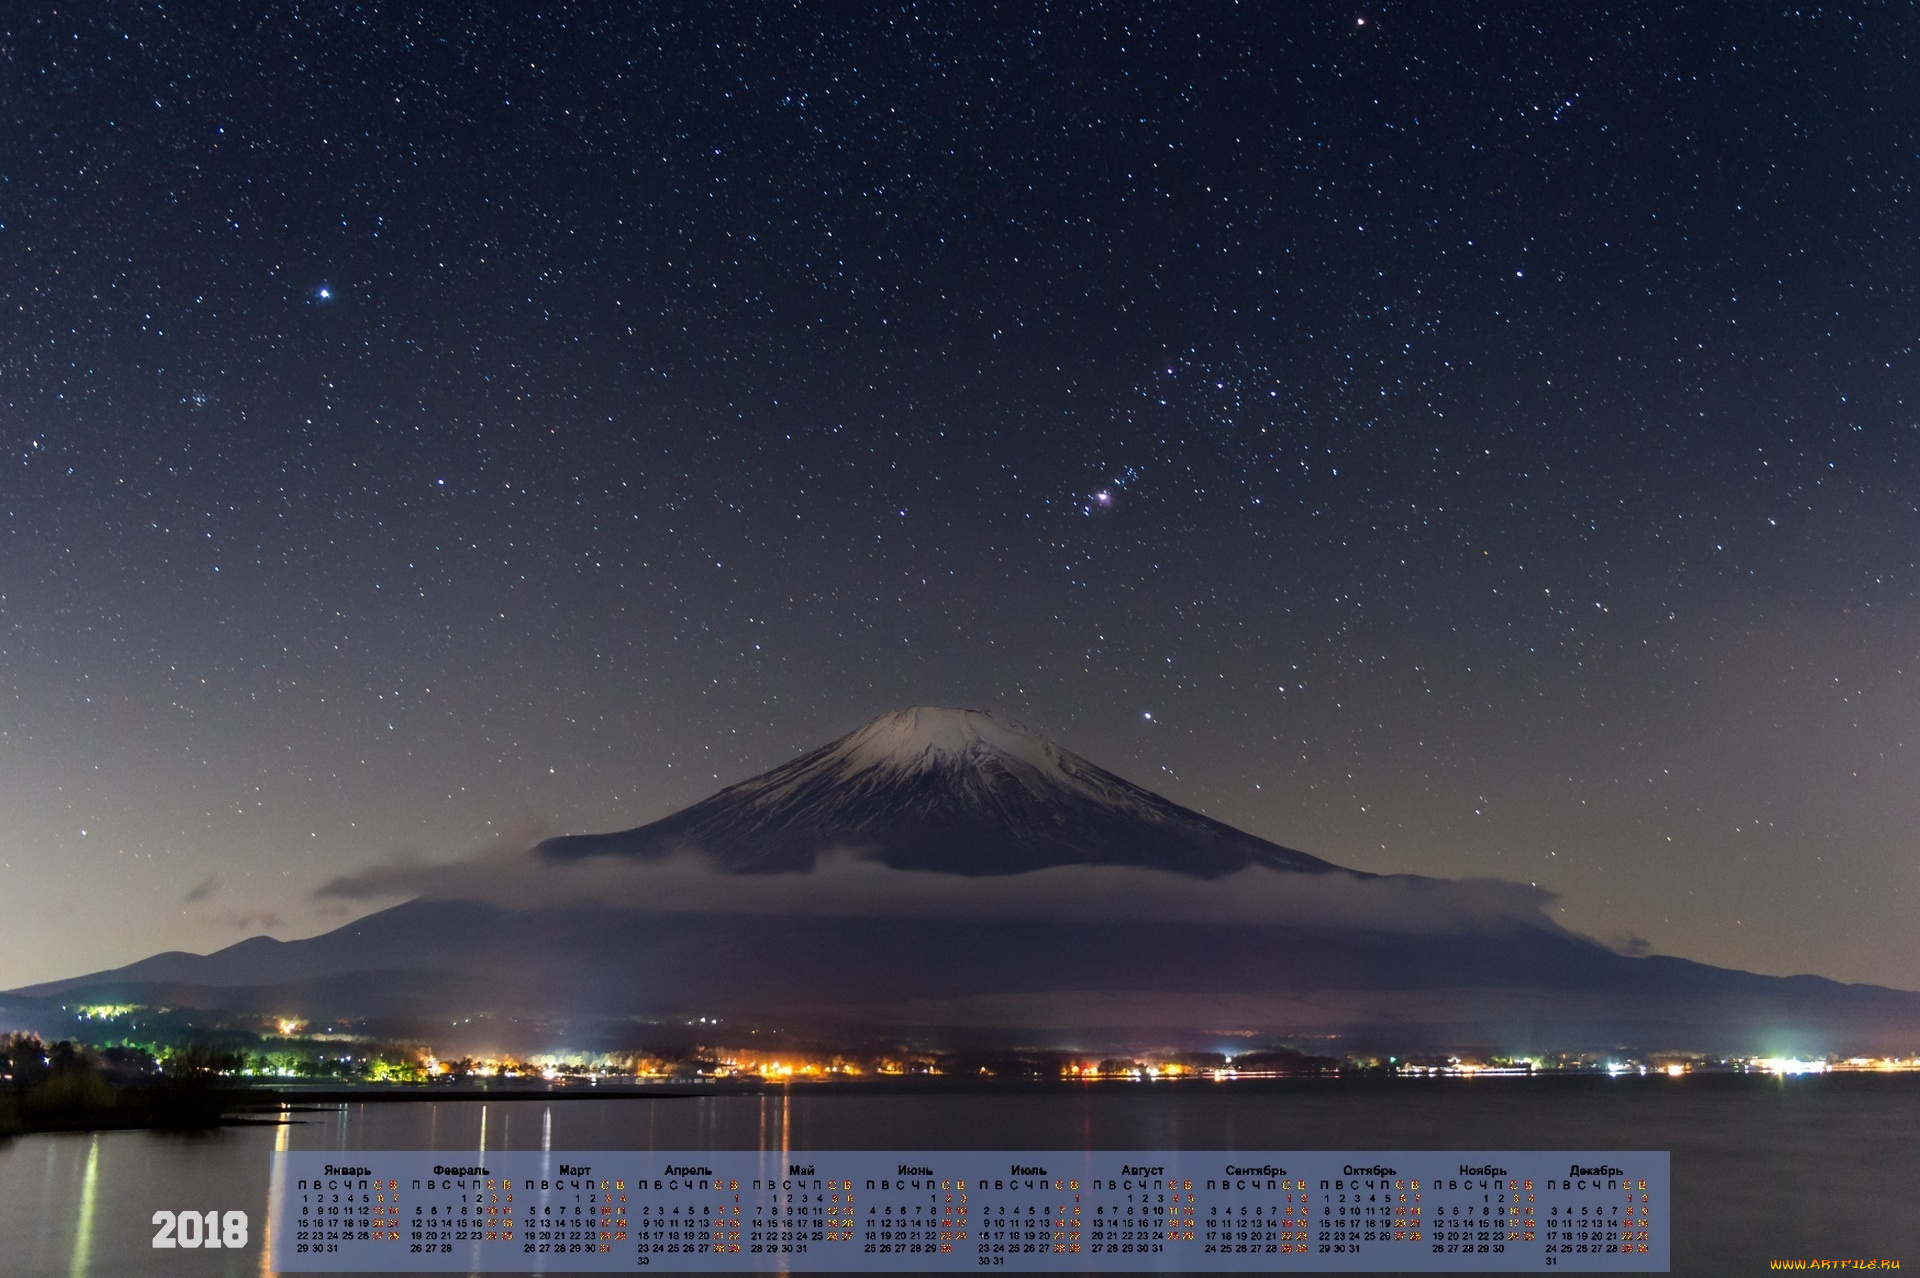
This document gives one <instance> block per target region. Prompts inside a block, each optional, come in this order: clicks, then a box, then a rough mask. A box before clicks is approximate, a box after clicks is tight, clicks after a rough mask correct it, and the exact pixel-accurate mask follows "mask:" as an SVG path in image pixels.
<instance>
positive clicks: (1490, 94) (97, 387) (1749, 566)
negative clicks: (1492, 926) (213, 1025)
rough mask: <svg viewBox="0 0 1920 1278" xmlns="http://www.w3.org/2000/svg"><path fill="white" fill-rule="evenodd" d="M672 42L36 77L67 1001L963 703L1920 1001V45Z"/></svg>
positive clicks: (1381, 31) (9, 928) (1816, 39)
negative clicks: (356, 888)
mask: <svg viewBox="0 0 1920 1278" xmlns="http://www.w3.org/2000/svg"><path fill="white" fill-rule="evenodd" d="M607 8H608V7H605V6H581V5H574V4H568V3H562V4H557V5H551V6H541V7H540V11H539V13H538V14H535V13H533V12H532V11H531V10H530V8H529V7H527V6H513V5H508V6H500V7H498V8H497V9H496V10H495V11H493V12H490V13H488V14H486V16H485V19H484V21H482V20H481V19H480V18H477V17H475V18H462V17H457V16H451V15H449V14H446V13H442V12H441V11H439V10H431V11H429V12H427V13H425V14H424V15H422V14H421V13H419V12H418V11H416V10H411V9H400V8H386V7H382V6H379V5H368V6H363V7H360V8H357V9H353V10H351V11H350V12H347V13H340V12H336V11H334V10H332V9H326V8H321V7H309V6H303V7H298V8H295V7H291V6H282V5H268V6H237V5H225V4H205V5H199V4H196V5H183V6H169V7H167V8H165V9H162V8H160V7H158V6H155V5H152V4H125V5H107V4H100V3H81V4H78V5H74V6H64V7H62V8H60V9H58V10H57V11H54V10H43V9H37V8H34V7H30V6H29V7H22V8H21V9H19V10H17V11H9V12H8V13H7V14H6V15H4V16H0V268H4V269H0V987H10V986H14V985H19V984H24V983H27V982H30V981H36V980H43V979H52V978H55V977H59V976H66V975H72V974H74V973H77V972H80V971H87V970H95V969H99V968H103V967H108V966H111V965H115V964H119V963H123V962H127V961H130V960H133V959H137V958H140V957H142V956H144V955H147V954H150V953H153V952H155V951H158V950H164V949H191V950H207V949H212V948H215V947H218V946H221V945H225V944H230V943H232V942H234V941H237V940H240V939H242V938H244V937H246V936H250V935H255V934H258V933H260V932H262V931H264V932H268V933H270V934H272V935H275V936H280V937H294V936H301V935H308V934H311V933H313V932H316V931H320V930H323V929H325V928H328V927H331V926H335V925H337V924H338V923H339V922H341V921H344V920H345V919H347V918H349V917H352V916H353V915H354V914H356V913H360V912H364V911H366V910H369V909H372V908H376V907H378V906H380V905H382V904H386V903H389V902H390V901H396V900H399V899H401V898H400V896H399V895H391V896H381V895H379V894H378V893H373V894H371V895H370V894H368V893H365V892H362V893H359V894H357V895H351V896H349V895H343V894H342V893H340V892H339V891H337V890H335V891H331V892H326V893H321V892H320V891H319V889H321V888H322V887H323V886H324V885H327V884H330V883H335V882H336V881H339V880H347V881H353V882H366V881H367V880H366V879H365V876H366V875H368V874H370V873H374V874H377V873H380V872H382V871H381V870H380V867H391V866H393V865H395V864H397V863H411V864H413V865H415V866H426V867H431V866H433V865H436V864H442V863H447V862H453V861H456V860H459V859H461V858H465V857H468V856H472V855H481V856H486V855H492V854H495V853H497V854H498V855H501V856H509V855H512V854H515V853H517V852H518V851H519V850H520V849H523V848H525V847H526V846H528V844H529V843H530V842H531V841H532V838H534V837H537V835H538V834H550V833H555V832H568V831H589V830H609V829H619V828H624V827H628V826H634V825H638V824H641V823H642V822H645V821H648V820H652V819H655V818H657V817H660V816H663V815H665V814H667V813H668V812H670V811H672V810H674V809H676V808H678V807H680V806H682V805H684V804H686V803H689V802H692V801H694V800H696V799H698V798H701V797H703V796H704V795H706V794H707V793H709V792H711V791H712V790H714V789H717V788H718V787H719V786H721V785H722V784H725V783H730V782H733V781H737V780H739V779H741V778H743V777H746V776H748V775H751V774H753V773H756V772H759V771H762V770H764V769H767V768H769V767H772V766H774V765H776V764H778V763H781V762H783V761H784V760H786V759H788V758H789V757H791V756H792V755H794V754H797V753H799V752H800V751H802V750H805V749H808V748H811V747H813V746H816V745H819V744H821V743H822V742H825V741H828V740H830V739H832V738H834V737H837V736H839V735H840V734H842V733H844V732H846V731H848V730H849V729H851V728H853V727H854V726H856V725H857V724H859V723H861V722H863V721H865V720H867V719H869V718H871V717H872V716H874V715H876V714H879V713H881V712H883V711H886V710H890V709H894V708H897V707H900V706H906V705H912V704H933V705H950V706H971V707H977V708H982V709H986V708H993V709H1000V710H1004V711H1007V712H1009V713H1010V714H1012V715H1014V716H1015V717H1017V718H1019V719H1020V720H1022V721H1024V722H1026V723H1028V724H1030V725H1032V726H1033V727H1034V728H1036V729H1038V730H1041V731H1043V732H1046V733H1048V734H1049V735H1051V736H1052V737H1054V738H1055V739H1057V740H1058V741H1060V742H1061V744H1062V745H1064V746H1065V747H1067V748H1068V749H1071V750H1073V751H1076V752H1077V753H1079V754H1081V755H1084V756H1085V757H1087V758H1088V759H1091V760H1093V761H1094V762H1096V763H1098V764H1101V765H1102V766H1104V767H1107V768H1110V769H1112V770H1114V771H1116V772H1118V773H1120V774H1122V775H1124V776H1126V777H1128V778H1129V779H1131V780H1133V781H1135V782H1137V783H1140V784H1142V785H1145V786H1148V787H1150V788H1152V789H1155V790H1157V791H1159V792H1161V793H1163V794H1165V795H1167V796H1168V797H1169V798H1171V799H1174V800H1175V801H1177V802H1180V803H1183V804H1186V805H1188V806H1190V807H1194V808H1197V809H1199V810H1201V811H1204V812H1206V813H1207V814H1208V815H1210V816H1213V817H1216V818H1219V819H1221V820H1224V821H1227V822H1230V823H1232V824H1234V825H1237V826H1240V827H1242V828H1244V829H1246V830H1248V831H1251V832H1253V833H1255V834H1258V835H1260V836H1262V837H1265V838H1268V839H1272V840H1274V841H1276V842H1279V843H1282V844H1285V845H1287V846H1289V847H1294V848H1299V849H1301V850H1303V851H1306V852H1309V853H1311V854H1313V855H1315V856H1319V857H1323V858H1325V859H1328V860H1331V861H1334V862H1336V863H1339V864H1342V865H1346V866H1350V867H1354V868H1356V869H1363V870H1369V871H1374V872H1380V873H1416V874H1421V875H1428V876H1438V877H1450V878H1451V877H1462V878H1474V879H1487V880H1491V879H1497V880H1505V881H1508V882H1509V883H1511V884H1514V885H1518V886H1517V888H1515V889H1513V890H1514V891H1516V892H1524V893H1526V895H1525V896H1524V897H1521V898H1516V899H1521V900H1524V901H1526V902H1531V903H1534V904H1530V905H1528V907H1527V908H1539V909H1543V910H1545V911H1546V912H1547V915H1548V917H1550V918H1551V919H1552V920H1553V921H1555V922H1556V923H1559V924H1561V925H1563V926H1565V927H1568V928H1570V929H1573V930H1576V931H1579V932H1582V933H1585V934H1588V935H1592V936H1596V937H1599V938H1601V939H1604V940H1607V941H1609V942H1611V943H1613V944H1616V945H1620V946H1623V947H1627V948H1631V949H1634V950H1636V951H1638V950H1642V949H1647V948H1651V949H1652V950H1654V951H1657V952H1662V953H1669V954H1677V955H1682V956H1685V957H1689V958H1695V959H1700V960H1704V961H1707V962H1712V963H1719V964H1725V965H1730V966H1737V967H1743V968H1749V969H1753V970H1757V971H1763V972H1772V973H1789V972H1800V971H1811V972H1817V973H1820V974H1823V975H1827V976H1833V977H1838V978H1842V979H1848V980H1870V981H1877V982H1882V983H1889V984H1895V985H1902V986H1906V987H1910V988H1920V947H1916V946H1915V945H1914V944H1913V941H1912V925H1911V920H1912V918H1913V917H1914V915H1915V913H1916V911H1920V857H1917V856H1916V852H1917V849H1916V831H1917V830H1920V775H1916V767H1915V759H1914V748H1913V743H1912V742H1911V741H1910V740H1909V738H1910V737H1911V736H1913V734H1914V733H1915V731H1916V724H1917V723H1920V697H1917V696H1916V681H1915V671H1916V663H1920V600H1917V598H1916V585H1917V584H1920V577H1916V568H1915V548H1916V541H1917V539H1920V512H1917V509H1916V505H1917V502H1920V456H1916V449H1917V448H1920V430H1916V423H1917V422H1920V407H1917V405H1920V380H1917V376H1920V362H1917V361H1916V342H1917V341H1920V297H1917V295H1916V268H1920V260H1917V259H1920V248H1917V247H1916V246H1920V225H1916V210H1920V203H1917V202H1916V199H1915V190H1914V186H1915V176H1916V168H1917V167H1920V127H1917V123H1920V92H1916V91H1915V90H1916V73H1915V69H1914V68H1915V67H1916V66H1917V65H1920V17H1917V16H1916V15H1915V13H1914V12H1913V11H1912V10H1911V9H1910V8H1908V7H1905V6H1883V7H1872V8H1863V9H1859V10H1857V11H1856V10H1844V9H1836V8H1831V7H1794V6H1785V7H1781V6H1774V7H1770V8H1767V9H1766V10H1765V11H1762V10H1761V9H1760V8H1757V7H1755V6H1748V5H1733V6H1721V7H1716V8H1705V9H1701V8H1695V7H1673V6H1666V5H1654V4H1627V5H1620V6H1611V7H1608V8H1607V9H1605V10H1604V11H1602V10H1597V9H1592V8H1590V7H1587V6H1521V7H1516V6H1511V5H1494V4H1484V5H1482V4H1463V5H1443V6H1403V5H1395V4H1388V5H1366V6H1357V7H1356V6H1336V5H1317V4H1287V5H1227V4H1210V5H1200V6H1166V5H1149V4H1132V3H1101V4H1097V5H1095V4H1088V5H1060V6H1050V7H1047V8H1044V9H1031V10H1023V9H988V8H983V7H980V6H973V5H958V4H941V3H933V4H924V3H916V4H911V5H879V6H875V5H848V4H798V5H794V4H786V5H778V4H776V5H727V4H709V3H700V4H691V3H686V4H647V5H632V6H616V7H613V8H614V9H617V12H609V11H607ZM852 872H856V873H857V867H856V869H855V871H852ZM357 876H358V877H357ZM1536 888H1537V889H1538V892H1539V895H1537V896H1536V895H1534V894H1533V893H1534V889H1536ZM1505 890H1506V889H1502V891H1505Z"/></svg>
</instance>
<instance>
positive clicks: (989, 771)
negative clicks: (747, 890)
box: [538, 706, 1353, 878]
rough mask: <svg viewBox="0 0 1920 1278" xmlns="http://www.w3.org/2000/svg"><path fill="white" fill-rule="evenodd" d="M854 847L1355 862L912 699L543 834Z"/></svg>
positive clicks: (788, 857)
mask: <svg viewBox="0 0 1920 1278" xmlns="http://www.w3.org/2000/svg"><path fill="white" fill-rule="evenodd" d="M836 849H849V850H853V851H855V852H857V853H858V854H859V855H861V856H863V857H866V858H869V859H872V860H875V861H879V862H881V863H882V864H885V865H888V866H891V867H893V868H895V869H910V870H936V871H941V872H944V873H947V874H966V875H985V874H1018V873H1021V872H1022V871H1027V870H1037V869H1041V868H1044V867H1047V866H1055V865H1132V866H1143V867H1148V868H1151V869H1157V870H1166V871H1169V872H1171V873H1175V874H1185V875H1191V876H1194V877H1198V878H1217V877H1219V876H1220V875H1223V874H1230V873H1232V872H1233V871H1235V870H1240V869H1244V868H1246V867H1247V866H1250V865H1255V866H1264V867H1266V868H1268V869H1275V870H1292V871H1298V872H1302V873H1316V874H1319V873H1329V872H1339V873H1353V872H1352V871H1343V870H1340V869H1339V867H1338V866H1335V865H1332V864H1330V863H1328V862H1326V861H1322V860H1320V859H1319V858H1317V857H1312V856H1308V855H1307V854H1306V853H1304V852H1296V851H1294V850H1293V849H1292V848H1285V847H1281V846H1280V845H1279V844H1277V843H1269V842H1267V841H1266V840H1265V839H1261V838H1257V837H1255V836H1254V835H1251V834H1248V833H1246V832H1245V831H1242V830H1236V829H1234V828H1233V827H1232V826H1230V825H1227V824H1225V823H1224V822H1220V821H1215V820H1213V819H1212V818H1211V817H1206V816H1202V815H1201V814H1200V813H1198V812H1194V811H1192V810H1191V809H1188V808H1183V807H1181V806H1180V805H1179V804H1177V803H1173V802H1170V801H1168V800H1166V799H1163V798H1161V797H1160V796H1159V795H1157V794H1154V793H1152V792H1151V791H1149V790H1144V789H1142V788H1141V787H1139V786H1137V785H1134V784H1133V783H1132V782H1130V781H1126V780H1123V779H1121V778H1120V777H1117V776H1115V775H1114V774H1113V773H1111V772H1108V771H1106V770H1105V769H1104V768H1100V767H1097V766H1095V765H1094V764H1092V763H1089V762H1087V760H1085V759H1083V758H1081V757H1080V756H1079V755H1077V754H1074V753H1072V752H1071V751H1069V750H1064V749H1062V748H1061V747H1060V746H1058V745H1056V744H1054V743H1053V742H1052V741H1049V740H1047V739H1046V738H1044V737H1042V736H1040V735H1038V734H1037V733H1035V732H1033V731H1031V730H1029V729H1027V728H1025V727H1022V726H1021V725H1020V724H1018V723H1015V722H1014V721H1012V720H1011V719H1007V718H1004V717H1002V716H1000V715H997V714H991V713H983V712H980V711H974V710H948V709H936V708H931V707H925V706H917V707H914V708H912V709H908V710H899V711H895V712H894V713H892V714H886V715H882V716H880V717H879V718H877V719H874V720H872V721H871V722H869V723H866V724H864V725H862V726H861V727H859V728H856V729H855V730H854V731H852V732H850V733H848V734H847V735H846V736H844V737H842V738H840V739H839V740H838V741H834V742H832V743H830V744H828V745H825V746H822V747H820V748H819V749H817V750H813V751H810V752H808V753H806V754H803V755H801V756H800V757H799V758H797V759H795V760H793V761H792V762H790V763H786V764H782V765H781V766H780V767H777V768H775V769H773V770H772V771H771V772H766V773H763V774H762V775H760V776H757V777H754V778H752V779H750V780H747V781H742V782H740V783H739V784H738V785H733V786H729V787H727V788H726V789H724V790H722V791H720V792H719V793H718V794H715V795H713V796H712V797H710V798H707V799H704V800H702V801H701V802H699V803H696V804H694V805H693V806H691V807H688V808H683V809H681V810H680V811H679V812H676V813H674V814H673V815H671V816H668V817H665V818H663V819H661V820H659V821H655V822H653V823H652V824H651V825H644V826H641V827H639V828H638V829H634V830H624V831H621V832H619V833H614V834H577V835H567V836H563V837H561V838H556V839H548V840H547V841H546V842H545V843H542V844H541V845H540V847H539V849H538V851H539V854H540V855H541V856H543V857H547V858H549V859H552V860H555V861H568V860H577V859H580V858H584V857H596V856H607V857H632V858H638V859H654V858H659V857H664V856H669V855H672V854H674V853H676V852H695V853H698V854H699V855H701V856H703V857H705V858H707V859H708V860H709V861H711V862H712V863H713V864H715V865H717V866H720V867H722V868H724V869H726V870H729V871H732V872H734V873H770V872H771V873H778V872H794V871H802V870H807V869H811V868H812V867H813V865H814V863H815V862H816V860H817V859H818V858H819V857H820V856H822V855H823V854H825V853H828V852H832V851H834V850H836Z"/></svg>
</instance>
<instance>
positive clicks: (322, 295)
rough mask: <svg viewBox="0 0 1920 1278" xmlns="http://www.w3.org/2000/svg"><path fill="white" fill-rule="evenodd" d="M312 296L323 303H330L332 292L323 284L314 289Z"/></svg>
mask: <svg viewBox="0 0 1920 1278" xmlns="http://www.w3.org/2000/svg"><path fill="white" fill-rule="evenodd" d="M313 295H314V296H315V297H316V298H318V299H319V300H321V301H323V302H331V301H332V300H333V290H332V289H330V288H328V287H327V286H326V285H325V284H322V285H321V286H320V287H319V288H317V289H315V290H314V293H313Z"/></svg>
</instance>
